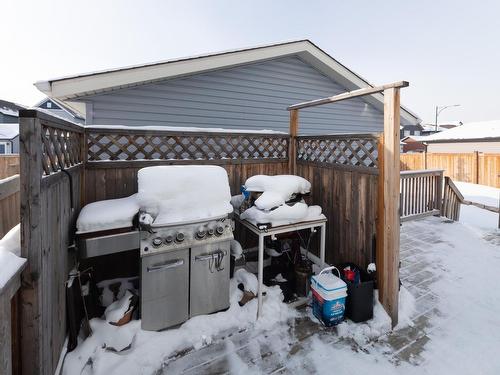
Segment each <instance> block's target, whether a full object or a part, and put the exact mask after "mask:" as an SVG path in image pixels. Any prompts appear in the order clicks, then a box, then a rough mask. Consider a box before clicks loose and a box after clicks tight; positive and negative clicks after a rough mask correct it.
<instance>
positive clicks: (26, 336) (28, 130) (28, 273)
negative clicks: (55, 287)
mask: <svg viewBox="0 0 500 375" xmlns="http://www.w3.org/2000/svg"><path fill="white" fill-rule="evenodd" d="M19 120H20V123H19V133H20V134H19V154H20V156H21V165H20V166H21V173H20V175H21V256H22V257H23V258H26V259H27V260H28V266H27V267H26V269H25V270H24V272H23V274H22V287H21V348H22V350H21V358H22V363H23V373H26V374H36V373H40V372H42V369H43V366H42V364H43V359H42V358H43V355H42V353H43V350H44V348H42V345H40V343H41V338H42V328H43V327H42V319H41V316H40V315H41V313H40V311H41V308H40V307H41V305H42V296H41V293H42V291H41V288H40V285H39V283H40V277H41V273H42V244H41V241H42V218H41V196H40V195H41V179H42V157H43V154H42V142H41V140H42V126H41V124H40V119H38V118H30V117H20V119H19ZM45 235H49V234H45Z"/></svg>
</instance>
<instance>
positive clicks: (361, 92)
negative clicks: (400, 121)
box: [287, 81, 409, 129]
mask: <svg viewBox="0 0 500 375" xmlns="http://www.w3.org/2000/svg"><path fill="white" fill-rule="evenodd" d="M408 85H409V83H408V82H406V81H400V82H394V83H388V84H387V85H382V86H376V87H365V88H361V89H358V90H353V91H348V92H345V93H342V94H339V95H334V96H330V97H328V98H322V99H316V100H310V101H308V102H302V103H297V104H294V105H291V106H289V107H288V108H287V109H288V110H289V111H292V110H295V109H302V108H309V107H315V106H317V105H322V104H328V103H335V102H339V101H341V100H346V99H352V98H357V97H359V96H366V95H372V94H376V93H379V92H384V93H385V91H386V90H389V89H391V88H394V89H397V88H401V87H407V86H408ZM384 103H385V99H384ZM398 129H399V126H398Z"/></svg>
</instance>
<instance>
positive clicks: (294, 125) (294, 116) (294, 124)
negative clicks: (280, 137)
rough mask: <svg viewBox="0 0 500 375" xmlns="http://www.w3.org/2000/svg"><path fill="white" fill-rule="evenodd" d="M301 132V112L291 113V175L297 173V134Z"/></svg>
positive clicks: (295, 110) (289, 161)
mask: <svg viewBox="0 0 500 375" xmlns="http://www.w3.org/2000/svg"><path fill="white" fill-rule="evenodd" d="M298 132H299V110H298V109H293V110H291V111H290V145H289V147H288V151H289V155H288V167H289V173H290V174H296V173H297V134H298Z"/></svg>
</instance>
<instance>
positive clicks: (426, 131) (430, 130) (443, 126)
mask: <svg viewBox="0 0 500 375" xmlns="http://www.w3.org/2000/svg"><path fill="white" fill-rule="evenodd" d="M462 124H463V123H462V121H448V122H443V123H439V124H438V126H437V128H436V124H423V125H421V126H422V134H421V135H431V134H435V133H439V132H442V131H444V130H448V129H453V128H456V127H457V126H462ZM415 135H417V134H415Z"/></svg>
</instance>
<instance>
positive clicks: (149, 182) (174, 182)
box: [137, 165, 233, 226]
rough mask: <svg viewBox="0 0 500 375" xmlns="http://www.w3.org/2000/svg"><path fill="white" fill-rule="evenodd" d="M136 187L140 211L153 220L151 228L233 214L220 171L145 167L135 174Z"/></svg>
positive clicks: (194, 167)
mask: <svg viewBox="0 0 500 375" xmlns="http://www.w3.org/2000/svg"><path fill="white" fill-rule="evenodd" d="M138 183H139V192H138V195H137V198H138V201H139V204H140V207H141V209H142V210H144V211H146V212H148V213H150V214H151V215H153V216H154V217H155V221H154V222H153V226H157V225H171V224H177V223H182V222H188V221H196V220H206V219H212V218H217V217H222V216H226V215H227V214H229V213H230V212H232V211H233V207H232V206H231V204H230V200H231V192H230V189H229V180H228V177H227V172H226V170H225V169H224V168H222V167H218V166H201V165H185V166H179V165H176V166H157V167H147V168H142V169H141V170H139V172H138Z"/></svg>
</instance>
